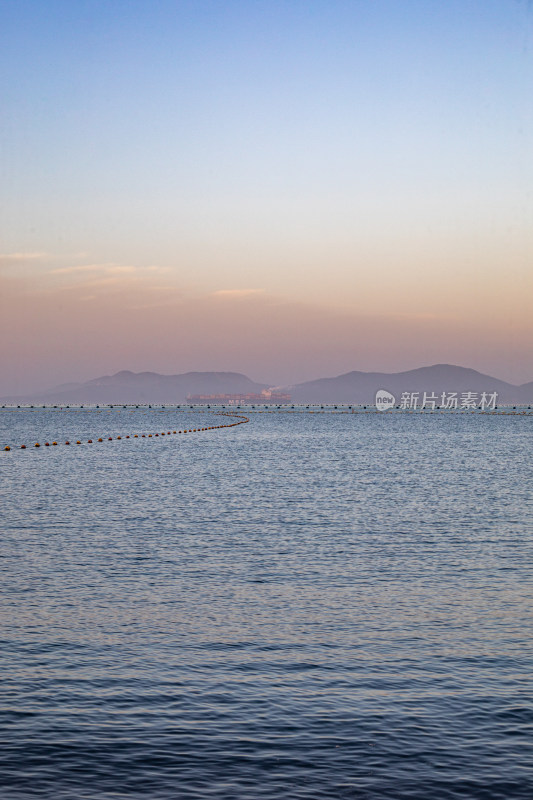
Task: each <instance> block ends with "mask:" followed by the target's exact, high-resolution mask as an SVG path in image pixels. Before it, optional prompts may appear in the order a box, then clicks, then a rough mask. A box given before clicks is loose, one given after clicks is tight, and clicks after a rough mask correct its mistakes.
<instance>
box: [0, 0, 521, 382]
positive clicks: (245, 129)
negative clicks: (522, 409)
mask: <svg viewBox="0 0 533 800" xmlns="http://www.w3.org/2000/svg"><path fill="white" fill-rule="evenodd" d="M532 48H533V4H531V3H530V2H528V0H446V2H440V1H438V0H405V2H399V0H346V1H342V0H323V1H321V2H318V1H317V0H293V2H289V0H287V1H286V2H279V1H276V0H246V1H245V0H240V1H239V2H237V1H236V0H223V2H222V1H221V0H212V1H210V2H208V1H207V0H190V1H189V0H172V1H171V0H151V1H149V0H127V1H125V0H106V1H104V0H76V2H71V0H68V1H67V0H56V1H55V2H54V0H47V2H45V3H43V2H41V0H33V1H31V0H17V2H11V1H10V0H0V72H1V76H2V81H1V109H2V110H1V115H2V125H1V129H0V153H1V164H0V211H1V220H0V298H1V300H0V342H1V344H0V355H1V360H2V370H1V375H0V394H4V395H5V394H10V393H14V392H25V391H31V390H34V389H39V388H41V387H47V386H52V385H54V384H57V383H60V382H65V381H71V380H72V381H77V380H87V379H90V378H93V377H96V376H98V375H101V374H106V373H107V374H109V373H112V372H116V371H118V370H121V369H131V370H134V371H141V370H154V371H158V372H165V373H177V372H184V371H187V370H193V369H194V370H233V371H239V372H244V373H246V374H247V375H249V376H250V377H251V378H253V379H255V380H259V381H265V382H270V383H271V384H273V385H276V384H285V383H293V382H297V381H301V380H306V379H311V378H315V377H322V376H327V375H335V374H339V373H341V372H347V371H349V370H352V369H362V370H380V371H399V370H403V369H410V368H413V367H417V366H423V365H427V364H433V363H437V362H447V363H455V364H460V365H463V366H470V367H474V368H475V369H479V370H480V371H483V372H488V373H491V374H493V375H495V376H497V377H500V378H503V379H505V380H509V381H512V382H515V383H523V382H526V381H530V380H533V361H532V353H533V313H532V301H533V225H532V222H533V49H532Z"/></svg>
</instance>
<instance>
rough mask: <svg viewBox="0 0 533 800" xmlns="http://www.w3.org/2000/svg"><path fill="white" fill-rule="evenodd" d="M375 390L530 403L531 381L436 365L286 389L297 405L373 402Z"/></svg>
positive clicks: (349, 376)
mask: <svg viewBox="0 0 533 800" xmlns="http://www.w3.org/2000/svg"><path fill="white" fill-rule="evenodd" d="M378 389H386V390H388V391H389V392H391V393H392V394H393V395H394V396H395V397H396V400H397V402H399V400H400V397H401V395H402V392H420V393H421V397H422V395H423V393H424V392H434V393H435V394H436V395H439V394H440V393H442V392H467V391H471V392H478V393H481V392H497V393H498V402H499V403H520V402H533V382H532V383H529V384H525V385H524V386H522V387H521V386H514V385H513V384H511V383H506V382H505V381H501V380H498V378H492V377H490V376H489V375H483V374H482V373H481V372H477V371H476V370H475V369H467V368H466V367H456V366H453V365H452V364H435V365H434V366H431V367H420V368H419V369H411V370H408V371H407V372H394V373H387V372H347V373H346V374H344V375H339V376H338V377H336V378H320V379H319V380H315V381H306V382H305V383H299V384H296V385H295V386H291V387H288V389H287V390H288V391H290V392H291V394H292V397H293V400H294V401H295V402H298V403H362V404H370V403H373V402H374V399H375V395H376V392H377V390H378Z"/></svg>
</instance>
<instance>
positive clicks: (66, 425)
mask: <svg viewBox="0 0 533 800" xmlns="http://www.w3.org/2000/svg"><path fill="white" fill-rule="evenodd" d="M250 416H251V421H250V423H248V424H246V425H241V426H239V427H237V428H230V429H226V430H221V431H209V432H202V433H195V434H190V435H187V436H180V437H178V436H173V437H172V438H168V437H166V438H165V439H163V438H158V439H149V440H148V439H136V440H132V439H130V440H124V439H123V440H122V441H120V442H118V441H113V442H107V441H106V442H104V443H101V444H93V445H87V444H84V445H83V446H79V447H73V446H70V447H65V446H62V447H57V448H52V447H50V448H44V447H43V448H41V449H40V450H36V449H28V450H27V451H20V450H17V451H14V450H13V451H11V452H9V453H4V452H2V453H0V470H1V473H2V481H3V485H4V487H5V488H6V490H7V491H6V494H5V500H4V505H3V515H4V523H3V526H4V539H3V549H2V555H3V558H2V559H1V566H0V569H1V580H0V593H1V595H2V608H3V610H2V621H3V626H2V628H3V634H2V637H3V641H2V648H1V652H2V656H1V659H2V676H3V689H2V704H1V729H2V737H1V738H2V748H1V752H2V755H1V759H2V760H1V763H0V776H1V777H0V787H1V789H0V792H1V794H2V797H3V798H6V800H26V798H28V800H29V798H50V797H54V798H58V800H67V798H68V799H69V800H70V798H74V797H75V798H83V799H84V800H93V799H94V800H112V798H113V799H114V798H138V799H139V800H140V798H154V799H155V798H164V799H165V800H166V799H167V798H169V799H170V798H190V799H191V800H203V799H204V798H208V797H213V798H217V800H218V799H219V798H220V799H222V800H226V799H227V800H233V799H234V798H249V799H250V800H254V799H255V798H267V799H268V800H270V799H271V800H278V799H279V798H310V799H312V800H318V798H324V800H326V798H327V800H329V799H330V798H367V799H371V800H381V798H390V800H397V798H412V799H413V800H427V798H428V797H433V798H436V800H455V799H456V798H457V800H459V799H461V800H464V799H465V798H476V800H477V798H480V799H481V800H485V799H487V800H501V798H506V799H508V798H513V799H518V798H524V800H526V798H527V800H529V798H530V797H531V796H532V793H533V772H532V766H531V745H532V739H531V723H532V719H533V705H532V701H531V698H532V690H533V686H532V675H533V657H532V651H531V646H530V643H531V638H532V633H533V631H532V629H531V610H530V598H531V589H532V583H533V568H532V564H533V547H532V544H533V543H532V538H531V537H532V531H533V507H532V502H531V485H532V479H533V475H532V469H531V461H530V453H531V449H532V446H533V441H532V432H531V419H530V418H529V417H521V416H490V415H488V416H487V415H454V414H448V415H420V414H418V415H414V414H395V415H390V416H387V415H381V416H380V415H378V414H368V415H365V414H353V415H348V414H342V415H334V414H324V415H310V414H302V415H285V414H281V415H278V414H273V415H266V414H261V415H259V414H251V415H250ZM220 419H221V418H220V417H215V416H211V417H209V416H208V415H205V414H203V415H200V414H195V415H192V414H190V415H189V414H186V413H177V412H175V411H166V412H165V413H161V412H160V411H152V412H150V413H140V412H135V413H130V412H127V411H121V412H120V413H116V412H113V413H101V414H96V413H95V412H91V413H89V412H85V413H83V412H81V413H78V412H76V413H74V412H71V413H64V412H63V413H61V412H54V413H49V412H46V411H33V412H30V411H26V412H6V411H4V412H2V413H1V415H0V425H1V426H2V428H3V430H2V440H6V441H11V442H15V441H17V442H18V441H20V442H22V441H27V442H28V443H30V442H31V441H32V440H33V439H35V440H36V441H39V440H41V441H42V440H43V439H44V438H46V437H49V438H52V437H54V438H56V439H57V440H58V441H59V440H60V438H61V439H63V440H64V439H65V438H68V439H75V438H76V437H77V436H79V437H80V438H82V437H83V438H85V439H87V438H88V437H97V436H99V435H102V434H105V435H111V436H113V437H116V436H117V435H122V436H124V435H127V434H130V435H131V434H133V433H141V432H157V431H166V430H167V429H168V428H170V429H174V428H179V429H181V428H183V427H191V428H193V427H197V426H198V427H200V426H201V427H203V426H205V425H207V424H219V423H220Z"/></svg>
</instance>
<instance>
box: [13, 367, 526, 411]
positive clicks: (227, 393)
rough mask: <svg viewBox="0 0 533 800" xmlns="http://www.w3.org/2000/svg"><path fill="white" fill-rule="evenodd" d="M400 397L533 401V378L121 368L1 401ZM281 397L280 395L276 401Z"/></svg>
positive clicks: (469, 372)
mask: <svg viewBox="0 0 533 800" xmlns="http://www.w3.org/2000/svg"><path fill="white" fill-rule="evenodd" d="M382 389H383V390H386V391H388V392H390V393H392V394H393V395H395V396H396V397H400V396H401V395H402V393H404V392H410V393H416V392H420V393H423V392H433V393H436V394H438V393H442V392H446V393H450V392H459V393H461V392H478V393H480V394H481V393H482V392H487V393H488V392H497V394H498V402H500V403H511V404H513V403H516V404H523V403H525V404H528V403H533V381H530V382H529V383H525V384H522V385H521V386H516V385H514V384H511V383H507V382H506V381H502V380H500V379H499V378H495V377H493V376H490V375H485V374H483V373H481V372H478V371H477V370H474V369H469V368H467V367H459V366H455V365H453V364H434V365H433V366H429V367H419V368H417V369H412V370H407V371H404V372H393V373H386V372H360V371H352V372H347V373H344V374H342V375H338V376H336V377H327V378H318V379H316V380H313V381H306V382H303V383H297V384H293V385H288V386H276V387H272V386H269V385H268V384H267V383H257V382H255V381H252V380H251V379H250V378H248V377H247V376H246V375H242V374H241V373H237V372H186V373H182V374H178V375H161V374H159V373H156V372H139V373H135V372H130V371H122V372H117V373H116V374H114V375H106V376H102V377H99V378H95V379H93V380H90V381H86V382H84V383H69V384H63V385H61V386H56V387H53V388H49V389H44V390H42V391H40V392H32V393H31V394H24V395H8V396H5V397H2V398H0V402H2V403H13V402H16V403H19V402H22V403H62V404H67V403H183V402H187V401H190V402H205V401H206V400H209V399H210V398H211V399H213V400H214V399H215V398H216V397H217V396H218V397H219V398H220V397H221V396H224V397H225V399H226V401H227V402H230V399H231V397H233V398H237V397H238V398H241V399H242V398H243V397H247V398H248V399H249V400H250V402H258V403H260V402H265V399H268V398H272V397H274V400H272V402H280V403H284V402H290V401H291V400H292V401H293V402H296V403H353V404H365V403H373V402H374V399H375V395H376V392H377V391H379V390H382ZM276 398H277V399H276Z"/></svg>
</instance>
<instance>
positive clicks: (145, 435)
mask: <svg viewBox="0 0 533 800" xmlns="http://www.w3.org/2000/svg"><path fill="white" fill-rule="evenodd" d="M215 413H217V416H223V417H233V418H234V419H237V420H239V421H238V422H231V423H229V424H227V425H209V426H207V427H205V428H190V429H188V430H183V431H167V432H166V433H164V432H163V433H161V434H159V433H155V434H152V433H141V434H139V433H134V434H133V438H134V439H138V438H139V437H140V438H141V439H146V438H148V439H152V438H153V437H159V436H171V435H173V434H179V433H200V432H201V431H215V430H219V429H221V428H234V427H235V426H236V425H243V424H244V423H245V422H249V421H250V420H249V418H248V417H245V416H244V415H243V414H229V413H226V412H223V411H220V412H215ZM124 438H125V439H130V438H131V437H130V436H125V437H124ZM116 439H117V440H119V439H120V440H121V439H122V436H117V437H116ZM107 440H108V442H112V441H113V437H112V436H108V437H107ZM97 441H98V442H103V441H104V440H103V438H102V437H100V438H99V439H97ZM92 443H93V440H92V439H87V444H92ZM65 444H66V445H70V441H68V440H67V441H65ZM76 444H82V441H81V439H77V440H76ZM44 446H45V447H50V442H45V443H44ZM57 446H58V443H57V442H56V441H53V442H52V447H57ZM34 447H41V444H40V443H39V442H35V444H34ZM12 449H13V448H12V447H11V446H10V445H6V446H5V447H4V452H6V453H8V452H10V451H11V450H12ZM19 449H20V450H26V449H27V448H26V445H25V444H21V445H20V447H19Z"/></svg>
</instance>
